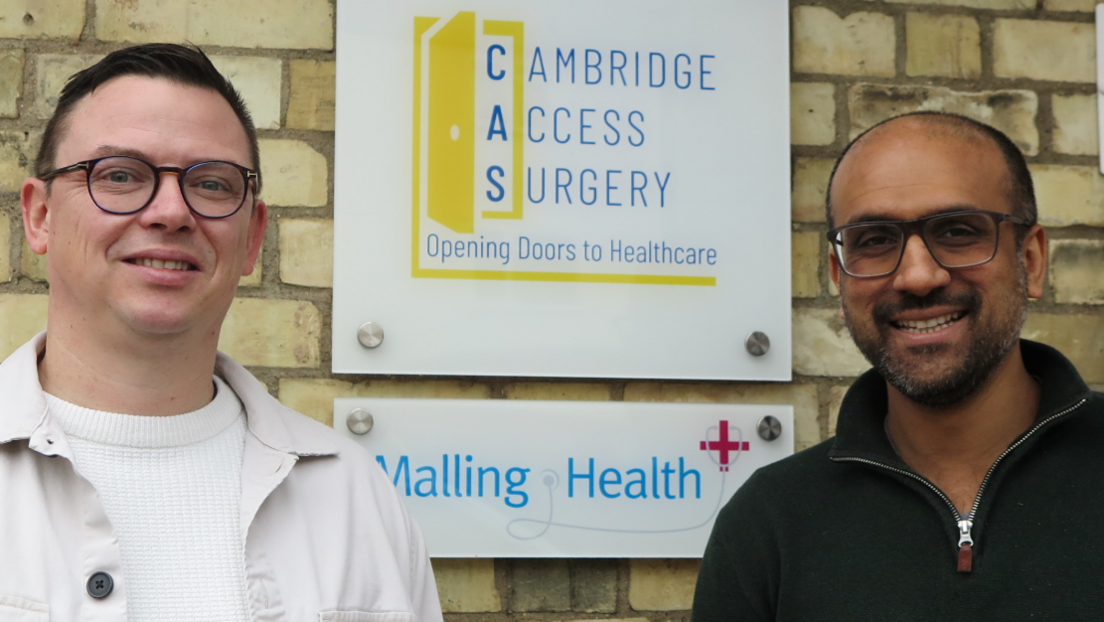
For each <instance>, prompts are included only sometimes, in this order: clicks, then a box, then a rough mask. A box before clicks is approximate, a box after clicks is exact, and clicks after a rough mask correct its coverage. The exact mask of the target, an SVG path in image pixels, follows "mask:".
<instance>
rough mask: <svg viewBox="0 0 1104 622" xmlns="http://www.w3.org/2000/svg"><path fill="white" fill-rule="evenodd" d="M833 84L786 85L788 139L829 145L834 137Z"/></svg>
mask: <svg viewBox="0 0 1104 622" xmlns="http://www.w3.org/2000/svg"><path fill="white" fill-rule="evenodd" d="M835 93H836V87H835V85H833V84H823V83H820V82H795V83H793V84H791V85H790V142H791V143H793V144H795V145H830V144H832V143H833V142H835V140H836V98H835Z"/></svg>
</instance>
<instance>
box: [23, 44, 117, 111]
mask: <svg viewBox="0 0 1104 622" xmlns="http://www.w3.org/2000/svg"><path fill="white" fill-rule="evenodd" d="M101 58H103V56H102V55H89V54H72V55H70V54H64V55H63V54H39V55H38V57H37V58H36V60H35V63H36V66H35V89H34V92H35V101H34V106H33V107H32V110H33V111H34V113H35V116H37V117H38V118H39V119H47V118H49V117H50V115H52V114H53V113H54V108H56V107H57V100H58V96H59V95H61V89H62V87H64V86H65V83H66V82H68V81H69V78H70V77H72V75H73V74H75V73H77V72H78V71H80V70H82V69H87V68H88V67H90V66H92V65H94V64H96V62H97V61H99V60H100V59H101Z"/></svg>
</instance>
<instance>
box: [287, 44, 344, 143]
mask: <svg viewBox="0 0 1104 622" xmlns="http://www.w3.org/2000/svg"><path fill="white" fill-rule="evenodd" d="M288 65H289V67H290V69H291V99H290V100H289V101H288V111H287V124H288V127H293V128H296V129H300V130H323V131H327V132H332V131H333V129H334V104H335V101H336V95H335V79H334V68H335V67H336V63H333V62H328V61H315V60H293V61H291V62H290V63H288Z"/></svg>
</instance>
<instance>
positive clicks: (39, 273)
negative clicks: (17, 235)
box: [19, 236, 50, 283]
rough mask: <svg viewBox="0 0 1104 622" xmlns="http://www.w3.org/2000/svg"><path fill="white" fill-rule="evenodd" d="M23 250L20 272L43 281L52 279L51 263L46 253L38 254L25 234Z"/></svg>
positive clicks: (20, 256)
mask: <svg viewBox="0 0 1104 622" xmlns="http://www.w3.org/2000/svg"><path fill="white" fill-rule="evenodd" d="M22 247H23V248H22V250H20V255H19V272H20V274H22V275H23V276H25V277H27V278H29V279H31V280H33V281H41V282H43V283H45V282H48V281H49V280H50V270H49V264H48V263H47V262H46V257H47V256H46V255H36V254H34V252H33V251H32V250H31V247H30V246H28V245H27V238H26V236H23V241H22Z"/></svg>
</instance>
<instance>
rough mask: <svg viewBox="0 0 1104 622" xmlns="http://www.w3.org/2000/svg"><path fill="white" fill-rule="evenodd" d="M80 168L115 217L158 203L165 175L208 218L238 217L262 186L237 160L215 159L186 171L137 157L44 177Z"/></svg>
mask: <svg viewBox="0 0 1104 622" xmlns="http://www.w3.org/2000/svg"><path fill="white" fill-rule="evenodd" d="M78 170H83V171H84V172H85V173H86V174H87V177H88V194H89V196H91V197H92V202H93V203H95V204H96V206H97V207H99V208H100V209H101V210H103V211H105V212H107V213H109V214H120V215H122V214H133V213H135V212H138V211H141V210H142V209H143V208H145V207H146V206H147V205H149V204H150V203H152V202H153V197H154V196H156V195H157V189H158V188H159V187H160V186H161V174H162V173H173V174H175V175H176V180H177V183H179V185H180V194H181V196H183V197H184V202H185V203H187V204H188V207H189V208H190V209H191V210H192V211H193V212H195V213H196V214H198V215H200V216H203V217H204V218H227V217H230V216H233V215H234V214H235V213H237V211H238V210H239V209H241V206H242V205H244V204H245V198H246V197H247V196H248V195H249V190H250V186H253V187H256V181H257V179H258V176H257V171H254V170H252V169H248V168H245V167H244V166H241V165H238V164H234V163H233V162H223V161H221V160H212V161H210V162H200V163H198V164H193V165H191V166H189V167H187V168H180V167H178V166H154V165H152V164H150V163H149V162H146V161H145V160H143V159H141V158H135V157H132V156H107V157H104V158H96V159H94V160H84V161H83V162H77V163H76V164H71V165H69V166H63V167H61V168H59V169H57V170H54V171H50V172H49V173H47V174H45V175H43V176H42V177H40V178H39V179H41V180H43V181H49V180H51V179H53V178H54V177H57V176H58V175H64V174H66V173H71V172H73V171H78ZM250 181H252V182H253V183H252V184H250Z"/></svg>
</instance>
